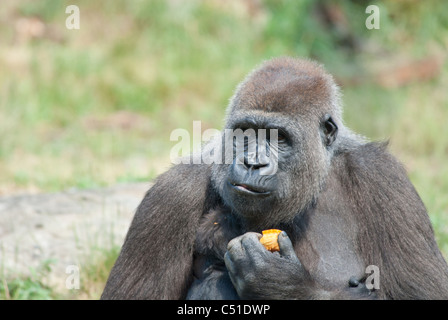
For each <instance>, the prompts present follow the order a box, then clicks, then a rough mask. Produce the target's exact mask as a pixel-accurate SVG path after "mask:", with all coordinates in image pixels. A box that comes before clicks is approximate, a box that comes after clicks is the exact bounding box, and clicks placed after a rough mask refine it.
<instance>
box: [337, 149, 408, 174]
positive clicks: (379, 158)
mask: <svg viewBox="0 0 448 320" xmlns="http://www.w3.org/2000/svg"><path fill="white" fill-rule="evenodd" d="M388 145H389V142H388V141H386V142H369V143H365V144H361V145H359V146H358V147H357V148H354V149H353V150H351V151H349V152H347V153H346V154H345V159H346V165H347V166H348V169H349V171H352V172H364V173H365V174H368V173H371V174H372V175H373V174H378V173H381V172H383V173H387V172H389V173H391V174H392V173H396V172H398V173H400V174H401V173H404V171H405V170H404V168H403V166H402V164H401V163H400V161H398V159H397V158H396V157H395V156H393V155H392V154H391V153H390V152H389V150H388ZM372 170H373V171H374V172H372Z"/></svg>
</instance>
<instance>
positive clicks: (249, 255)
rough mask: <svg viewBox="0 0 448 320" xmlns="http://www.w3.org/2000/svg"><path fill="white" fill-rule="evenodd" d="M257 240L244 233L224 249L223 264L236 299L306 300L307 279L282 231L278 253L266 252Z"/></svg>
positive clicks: (307, 274) (309, 288) (249, 233)
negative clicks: (298, 298)
mask: <svg viewBox="0 0 448 320" xmlns="http://www.w3.org/2000/svg"><path fill="white" fill-rule="evenodd" d="M260 238H261V234H259V233H254V232H248V233H246V234H244V235H242V236H239V237H237V238H235V239H233V240H231V241H230V242H229V244H228V245H227V252H226V254H225V256H224V260H225V263H226V267H227V270H228V271H229V275H230V279H231V280H232V283H233V285H234V287H235V289H236V291H237V292H238V295H239V296H240V298H241V299H294V298H297V297H310V295H311V291H312V290H311V287H312V285H311V284H312V281H311V278H310V276H309V273H308V272H307V271H306V270H305V269H304V267H303V266H302V264H301V263H300V261H299V259H298V258H297V255H296V253H295V252H294V248H293V246H292V243H291V240H290V239H289V237H288V236H287V235H286V233H285V232H284V231H283V232H282V233H280V234H279V236H278V243H279V247H280V252H279V253H278V252H274V253H272V252H270V251H268V250H266V249H265V248H264V247H263V245H262V244H261V243H260Z"/></svg>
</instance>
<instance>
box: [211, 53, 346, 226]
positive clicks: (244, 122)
mask: <svg viewBox="0 0 448 320" xmlns="http://www.w3.org/2000/svg"><path fill="white" fill-rule="evenodd" d="M340 119H341V111H340V106H339V94H338V88H337V86H336V85H335V84H334V81H333V79H332V77H331V76H330V75H328V74H327V73H326V72H325V71H324V70H323V69H322V68H321V67H320V66H319V65H317V64H314V63H297V62H296V61H295V60H293V59H280V60H273V61H270V62H267V63H266V64H264V65H263V66H262V67H261V68H259V69H257V70H255V71H254V72H252V73H251V74H250V75H249V76H248V77H247V78H246V79H245V80H244V81H243V82H242V83H241V84H240V85H239V86H238V89H237V90H236V92H235V95H234V96H233V98H232V101H231V104H230V108H229V113H228V118H227V123H226V129H227V130H230V131H232V132H234V131H235V130H238V129H241V131H243V132H245V131H248V130H253V132H254V133H255V135H252V137H251V138H249V140H252V143H249V142H247V143H240V144H243V145H244V148H243V151H240V152H238V150H236V153H235V152H233V151H235V150H230V151H229V149H228V148H227V149H226V151H224V152H225V156H226V158H227V159H226V161H224V163H226V164H221V165H218V164H215V165H214V166H213V168H212V181H213V184H214V186H215V188H216V189H217V190H218V192H219V193H220V195H221V197H222V198H223V199H224V201H225V203H226V204H227V206H229V207H230V208H231V209H232V211H233V212H234V213H236V214H237V215H239V216H242V217H243V218H245V219H246V220H248V221H250V223H251V224H252V225H254V224H256V225H258V226H266V227H269V226H274V225H276V224H278V223H281V222H286V221H289V220H291V219H293V218H294V217H295V216H296V215H297V214H298V213H300V212H301V211H303V210H305V209H306V208H307V207H309V206H310V205H311V204H312V203H313V200H315V199H316V197H317V195H318V193H319V191H320V189H321V187H322V185H323V182H324V181H325V178H326V176H327V173H328V171H329V168H330V162H331V158H332V154H333V150H334V147H335V145H336V144H335V145H333V142H334V140H335V139H336V136H337V129H338V128H337V125H336V123H339V124H341V125H342V123H341V120H340ZM263 129H265V130H266V131H265V133H266V134H264V135H262V137H261V139H259V136H260V130H263ZM271 129H274V130H277V134H275V132H273V133H271ZM261 133H262V132H261ZM276 135H277V137H278V144H277V145H278V148H276V147H275V143H273V140H275V139H273V136H274V137H275V136H276ZM222 139H223V141H224V145H229V144H232V143H233V140H232V139H228V138H227V139H226V137H225V134H223V137H222ZM246 144H247V145H248V146H246ZM254 145H255V147H254ZM250 146H252V149H250V148H249V147H250ZM264 148H266V150H267V152H266V154H265V155H264V154H263V152H261V158H260V155H259V153H260V152H259V151H260V149H261V150H264ZM271 151H274V152H271ZM275 151H278V152H275ZM229 153H230V161H228V160H229V159H228V158H229ZM232 153H233V154H234V155H233V156H232ZM272 154H274V156H272ZM266 156H269V161H268V163H267V164H266V161H260V159H261V160H263V159H264V158H266ZM249 159H252V163H251V162H250V161H249Z"/></svg>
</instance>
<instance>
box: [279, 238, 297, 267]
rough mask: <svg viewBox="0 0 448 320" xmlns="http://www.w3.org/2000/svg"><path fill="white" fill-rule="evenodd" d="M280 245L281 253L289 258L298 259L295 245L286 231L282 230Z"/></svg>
mask: <svg viewBox="0 0 448 320" xmlns="http://www.w3.org/2000/svg"><path fill="white" fill-rule="evenodd" d="M278 246H279V247H280V255H281V256H282V257H284V258H287V259H294V260H295V259H297V261H299V258H297V255H296V252H295V251H294V247H293V245H292V242H291V239H290V238H289V237H288V235H287V234H286V232H285V231H282V232H281V233H280V234H279V235H278Z"/></svg>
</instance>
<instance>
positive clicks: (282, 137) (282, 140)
mask: <svg viewBox="0 0 448 320" xmlns="http://www.w3.org/2000/svg"><path fill="white" fill-rule="evenodd" d="M277 141H278V142H285V141H286V137H285V136H284V135H283V134H281V133H280V132H279V133H278V136H277Z"/></svg>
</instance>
